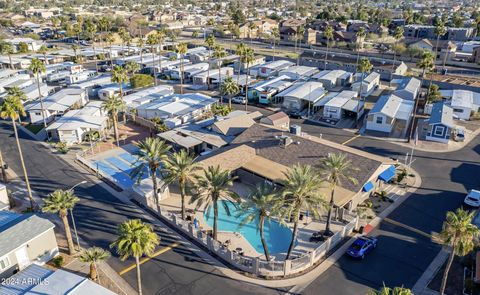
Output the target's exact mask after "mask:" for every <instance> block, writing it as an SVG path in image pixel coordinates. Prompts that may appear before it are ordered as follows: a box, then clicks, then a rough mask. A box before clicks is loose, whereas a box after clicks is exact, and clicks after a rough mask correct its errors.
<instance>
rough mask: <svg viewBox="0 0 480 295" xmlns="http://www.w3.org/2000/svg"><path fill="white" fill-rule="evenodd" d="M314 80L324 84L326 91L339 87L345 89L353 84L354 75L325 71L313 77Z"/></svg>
mask: <svg viewBox="0 0 480 295" xmlns="http://www.w3.org/2000/svg"><path fill="white" fill-rule="evenodd" d="M312 79H313V80H316V81H318V82H320V83H322V84H323V87H325V89H327V90H330V89H332V88H335V87H337V86H343V87H345V86H347V85H349V84H350V83H352V80H353V73H350V72H345V71H343V70H324V71H321V72H320V73H318V74H315V75H313V77H312Z"/></svg>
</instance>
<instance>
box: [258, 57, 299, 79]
mask: <svg viewBox="0 0 480 295" xmlns="http://www.w3.org/2000/svg"><path fill="white" fill-rule="evenodd" d="M293 65H295V63H293V62H291V61H288V60H276V61H271V62H268V63H265V64H263V65H260V66H258V67H255V70H254V72H253V71H252V70H253V69H252V70H250V75H253V76H260V77H262V78H270V77H273V76H276V75H278V73H279V72H280V71H282V70H285V69H288V68H289V67H291V66H293Z"/></svg>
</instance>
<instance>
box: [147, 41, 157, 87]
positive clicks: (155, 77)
mask: <svg viewBox="0 0 480 295" xmlns="http://www.w3.org/2000/svg"><path fill="white" fill-rule="evenodd" d="M157 43H158V41H157V34H150V35H148V37H147V45H149V46H150V53H151V54H152V64H153V80H154V81H155V86H157V66H156V65H155V45H157Z"/></svg>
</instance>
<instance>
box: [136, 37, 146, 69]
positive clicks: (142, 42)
mask: <svg viewBox="0 0 480 295" xmlns="http://www.w3.org/2000/svg"><path fill="white" fill-rule="evenodd" d="M137 46H138V47H139V48H140V62H141V63H142V64H143V47H145V40H143V38H141V37H140V38H138V41H137Z"/></svg>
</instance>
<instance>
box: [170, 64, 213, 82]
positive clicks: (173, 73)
mask: <svg viewBox="0 0 480 295" xmlns="http://www.w3.org/2000/svg"><path fill="white" fill-rule="evenodd" d="M209 66H210V65H209V64H208V63H206V62H202V63H196V64H191V65H186V66H184V67H183V79H184V80H191V79H192V77H193V76H195V75H196V74H199V73H202V72H205V71H207V70H208V68H209ZM212 71H213V70H212ZM168 75H169V76H170V78H171V79H173V80H180V75H181V70H180V67H178V68H175V69H172V70H170V71H168Z"/></svg>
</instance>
